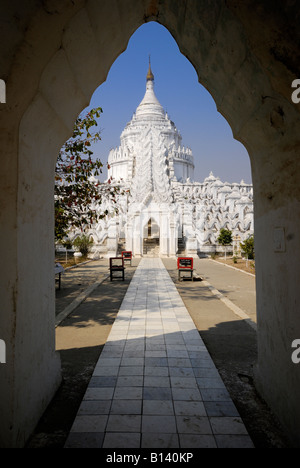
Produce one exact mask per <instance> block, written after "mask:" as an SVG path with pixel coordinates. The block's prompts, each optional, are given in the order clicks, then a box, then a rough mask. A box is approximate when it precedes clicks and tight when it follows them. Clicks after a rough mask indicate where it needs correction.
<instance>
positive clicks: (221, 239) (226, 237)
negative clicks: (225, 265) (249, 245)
mask: <svg viewBox="0 0 300 468" xmlns="http://www.w3.org/2000/svg"><path fill="white" fill-rule="evenodd" d="M217 241H218V243H219V244H220V245H223V246H224V247H225V260H226V248H227V246H228V245H230V244H231V243H232V232H231V231H230V230H229V229H224V228H222V229H220V233H219V236H218V239H217Z"/></svg>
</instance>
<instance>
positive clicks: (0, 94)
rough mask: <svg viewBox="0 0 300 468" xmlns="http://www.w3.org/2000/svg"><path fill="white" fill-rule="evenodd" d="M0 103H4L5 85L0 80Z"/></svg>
mask: <svg viewBox="0 0 300 468" xmlns="http://www.w3.org/2000/svg"><path fill="white" fill-rule="evenodd" d="M0 103H1V104H5V103H6V84H5V81H4V80H1V79H0Z"/></svg>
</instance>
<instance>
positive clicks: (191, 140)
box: [89, 22, 252, 183]
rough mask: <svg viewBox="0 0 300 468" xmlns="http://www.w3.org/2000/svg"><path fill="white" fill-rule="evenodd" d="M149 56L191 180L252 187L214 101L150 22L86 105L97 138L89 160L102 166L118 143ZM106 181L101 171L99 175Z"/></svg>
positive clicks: (140, 91)
mask: <svg viewBox="0 0 300 468" xmlns="http://www.w3.org/2000/svg"><path fill="white" fill-rule="evenodd" d="M149 54H150V55H151V68H152V71H153V74H154V77H155V94H156V96H157V98H158V100H159V102H160V103H161V105H162V106H163V108H164V109H165V110H166V111H167V112H168V114H169V117H170V118H171V120H173V122H174V123H175V125H176V126H177V128H178V130H179V131H180V133H181V135H182V140H183V144H184V145H185V146H188V147H189V148H191V149H192V152H193V155H194V162H195V180H196V181H199V182H202V181H203V180H204V179H205V177H207V176H208V175H209V173H210V171H212V172H213V173H214V175H215V176H218V177H220V179H221V180H222V181H223V182H225V181H228V182H240V181H241V180H242V179H243V180H244V181H245V182H246V183H252V178H251V168H250V161H249V156H248V153H247V151H246V149H245V147H244V146H243V145H242V144H241V143H239V142H238V141H236V140H234V138H233V136H232V131H231V128H230V126H229V125H228V123H227V122H226V120H225V119H224V117H222V115H221V114H220V113H219V112H218V111H217V109H216V105H215V102H214V100H213V98H212V97H211V95H210V94H209V93H208V92H207V91H206V89H205V88H204V87H203V86H202V85H201V84H200V83H199V82H198V78H197V74H196V71H195V69H194V67H193V66H192V65H191V63H190V62H189V61H188V60H187V59H186V58H185V57H184V56H183V55H182V54H181V53H180V51H179V48H178V46H177V44H176V42H175V40H174V39H173V37H172V36H171V35H170V33H169V32H168V31H167V29H165V28H164V27H163V26H161V25H159V24H158V23H155V22H150V23H147V24H145V25H143V26H141V27H140V28H139V29H138V30H137V31H136V32H135V33H134V34H133V36H132V37H131V39H130V41H129V43H128V46H127V49H126V51H125V52H123V53H122V54H121V55H120V56H119V57H118V58H117V59H116V61H115V62H114V63H113V65H112V67H111V69H110V71H109V73H108V76H107V79H106V82H105V83H103V84H102V85H101V86H99V88H98V89H97V90H96V91H95V92H94V94H93V96H92V99H91V102H90V106H89V107H97V106H100V107H102V109H103V114H102V115H101V118H100V120H99V126H100V128H101V137H102V140H101V142H100V143H99V144H97V146H96V147H95V148H94V156H95V157H97V158H99V159H100V160H101V161H102V162H103V163H104V164H106V162H107V158H108V154H109V151H110V149H111V148H114V147H117V146H119V145H120V135H121V132H122V131H123V129H124V127H125V125H126V124H127V123H128V122H129V121H130V120H131V117H132V115H133V113H134V112H135V110H136V108H137V106H138V105H139V103H140V102H141V100H142V99H143V97H144V94H145V87H146V74H147V71H148V63H149ZM105 178H106V168H104V171H103V177H101V180H104V179H105Z"/></svg>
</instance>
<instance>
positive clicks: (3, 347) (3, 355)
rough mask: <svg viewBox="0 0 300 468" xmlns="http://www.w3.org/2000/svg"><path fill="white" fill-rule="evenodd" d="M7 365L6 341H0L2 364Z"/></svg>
mask: <svg viewBox="0 0 300 468" xmlns="http://www.w3.org/2000/svg"><path fill="white" fill-rule="evenodd" d="M5 363H6V344H5V341H4V340H0V364H5Z"/></svg>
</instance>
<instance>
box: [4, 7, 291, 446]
mask: <svg viewBox="0 0 300 468" xmlns="http://www.w3.org/2000/svg"><path fill="white" fill-rule="evenodd" d="M15 6H16V9H18V8H21V2H18V1H17V2H16V5H15ZM284 8H286V9H285V10H284V11H283V10H282V9H284ZM20 11H21V12H22V13H21V14H20V15H21V19H22V21H21V23H19V30H18V33H17V32H16V31H13V32H11V34H10V36H9V37H10V40H9V41H7V42H6V45H7V48H8V49H7V51H6V56H7V60H3V65H4V67H3V70H4V74H5V76H3V78H4V79H5V81H6V84H7V98H6V100H7V104H6V105H5V107H1V109H0V122H1V129H2V132H1V148H2V151H3V164H2V167H1V175H2V178H1V179H2V182H3V183H2V184H1V185H2V188H1V192H0V193H1V195H0V206H1V207H3V209H2V211H1V225H2V226H3V230H2V233H1V238H2V242H5V245H6V249H5V251H4V252H3V258H2V262H3V269H2V281H1V288H2V289H3V294H2V298H3V310H5V311H6V314H5V316H4V315H3V314H2V315H1V317H0V329H1V333H2V334H3V336H1V337H0V338H1V339H4V340H5V343H6V348H7V363H6V364H5V366H2V367H1V370H0V372H1V382H3V385H1V390H0V397H1V398H0V401H1V403H0V405H1V414H3V419H2V425H1V428H0V440H1V444H2V445H3V446H23V445H24V443H25V441H26V439H27V438H28V436H29V435H30V432H31V431H32V430H33V428H34V426H35V424H36V423H37V421H38V419H39V417H40V416H41V414H42V412H43V410H44V409H45V407H46V406H47V404H48V402H49V401H50V399H51V398H52V396H53V394H54V392H55V390H56V389H57V387H58V385H59V383H60V365H59V358H58V356H57V355H56V353H55V332H54V281H53V273H52V265H53V261H54V252H53V247H52V245H53V238H52V232H53V219H54V216H53V203H52V201H51V200H52V198H53V197H52V194H53V174H54V167H55V162H56V155H57V154H58V151H59V149H60V147H61V146H62V144H63V143H64V141H66V140H67V139H68V137H69V136H70V135H71V132H72V128H73V123H74V121H75V119H76V117H77V115H78V114H79V113H80V111H81V110H82V109H83V108H85V107H86V106H87V105H88V104H89V100H90V98H91V95H92V93H93V91H94V90H95V89H96V87H97V86H99V85H100V84H101V83H102V82H104V81H105V79H106V76H107V74H108V71H109V69H110V67H111V65H112V63H113V62H114V60H115V59H116V58H117V57H118V56H119V55H120V54H121V53H122V52H123V51H124V50H125V49H126V46H127V43H128V41H129V39H130V37H131V35H132V34H133V33H134V31H135V30H136V29H137V28H138V27H139V26H141V25H142V24H143V23H144V22H147V21H158V22H159V23H160V24H162V25H163V26H165V27H166V28H167V29H168V30H169V32H170V33H171V34H172V36H173V37H174V39H175V40H176V42H177V44H178V46H179V49H180V50H181V52H182V53H183V54H184V55H185V56H186V57H187V58H188V59H189V60H190V62H191V63H192V64H193V66H194V68H195V70H196V72H197V74H198V78H199V81H200V82H201V84H202V85H204V86H205V88H206V89H207V90H208V91H209V92H210V93H211V95H212V96H213V98H214V100H215V102H216V104H217V108H218V110H219V112H220V113H221V114H222V115H223V116H224V117H225V118H226V120H227V121H228V123H229V125H230V126H231V129H232V132H233V135H234V137H235V138H236V139H237V140H239V141H240V142H241V143H243V144H244V146H245V147H246V149H247V150H248V153H249V156H250V160H251V168H252V179H253V185H254V203H255V241H256V246H255V248H256V268H257V279H256V281H257V314H258V365H257V385H258V387H259V388H260V390H261V392H262V395H263V396H264V397H265V399H266V400H267V401H268V403H269V404H270V405H271V407H272V409H273V410H274V412H275V413H276V414H277V415H278V416H279V418H280V419H281V421H282V423H283V425H284V426H285V427H286V428H287V430H288V431H289V433H290V435H291V438H292V439H293V440H295V441H296V442H297V443H299V435H298V434H299V433H300V431H299V429H300V427H299V424H300V423H299V421H300V405H299V402H298V397H297V388H299V385H300V374H299V371H298V369H296V368H295V365H293V363H292V362H291V359H290V354H291V352H290V343H292V341H293V339H294V338H297V336H295V332H297V330H300V318H299V317H298V308H299V307H298V306H299V302H300V293H299V291H298V289H299V288H298V284H297V278H298V277H299V276H300V271H299V269H300V266H299V264H300V262H298V261H297V260H298V258H299V257H300V250H299V249H300V246H299V245H298V244H299V243H298V242H297V238H298V235H299V226H298V225H297V219H299V215H300V193H299V192H300V188H299V187H300V183H299V181H300V167H299V157H298V152H299V148H300V141H299V137H297V134H298V135H299V122H300V119H299V107H297V106H295V105H294V104H293V103H292V102H291V99H290V96H291V89H290V86H291V83H292V81H293V79H295V78H296V77H297V76H296V75H295V73H296V72H299V69H298V68H297V66H295V63H299V61H298V62H297V61H296V59H295V57H296V58H297V57H298V55H299V51H298V49H297V47H298V43H299V41H298V39H299V36H298V35H297V32H296V22H295V23H294V24H293V20H292V18H293V13H294V11H293V7H292V6H286V7H283V6H276V7H274V5H273V4H271V3H269V2H265V5H264V6H262V5H261V2H258V1H250V0H249V1H246V2H243V4H242V5H240V2H235V1H234V0H232V1H227V2H225V1H221V2H220V1H218V2H216V1H212V2H196V1H193V0H191V1H187V2H182V1H180V0H176V1H170V0H162V1H156V0H145V1H143V2H140V1H138V0H125V1H124V0H114V1H112V0H105V1H101V2H98V1H97V0H87V1H83V0H78V1H74V2H72V3H69V2H59V1H54V2H50V1H47V0H46V1H45V2H43V3H42V4H41V5H38V4H36V5H35V6H32V5H29V4H28V6H27V7H26V6H24V5H23V8H22V9H21V10H20ZM249 12H251V16H249ZM5 13H6V14H7V16H8V17H9V15H10V12H9V11H7V12H5ZM12 13H15V12H14V11H12ZM266 13H267V17H268V21H267V22H266V21H265V17H266ZM283 13H284V14H285V16H284V15H283ZM283 16H284V17H285V18H288V19H289V23H290V29H289V32H287V29H286V27H285V26H286V23H284V19H283ZM249 18H251V21H249ZM295 18H296V16H295ZM11 20H12V23H11V24H14V25H15V24H16V22H17V20H16V17H12V18H11ZM259 29H260V30H261V31H262V36H260V38H258V37H257V30H259ZM282 30H284V32H285V33H286V34H285V36H283V37H281V39H282V40H281V47H282V50H283V49H284V48H285V50H286V56H283V55H282V54H281V55H280V50H279V45H278V36H279V33H280V31H282ZM4 32H5V31H4ZM41 37H44V38H46V40H44V41H41V40H40V39H41ZM4 57H5V55H4ZM83 64H84V66H83ZM299 76H300V73H299ZM287 180H288V181H289V184H286V181H287ZM278 233H279V235H280V236H281V237H280V238H279V242H278V239H277V238H276V243H275V240H274V236H275V234H278ZM41 256H42V258H43V262H41V261H40V258H41ZM3 272H5V274H3ZM40 382H43V384H42V386H41V384H40ZM287 401H288V402H289V405H288V409H287V408H286V402H287Z"/></svg>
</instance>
